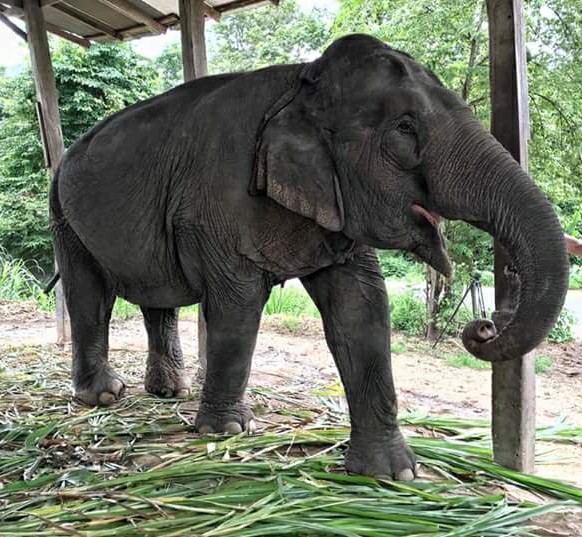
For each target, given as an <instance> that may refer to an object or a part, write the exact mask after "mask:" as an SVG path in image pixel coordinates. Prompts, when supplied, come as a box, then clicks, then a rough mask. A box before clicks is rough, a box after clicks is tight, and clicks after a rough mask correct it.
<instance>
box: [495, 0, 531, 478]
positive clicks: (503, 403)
mask: <svg viewBox="0 0 582 537" xmlns="http://www.w3.org/2000/svg"><path fill="white" fill-rule="evenodd" d="M487 14H488V17H489V58H490V83H491V132H492V134H493V135H494V136H495V137H496V138H497V139H498V140H499V141H500V142H501V144H502V145H503V146H504V147H505V148H506V149H507V150H508V151H509V152H510V153H511V154H512V155H513V157H514V158H515V159H516V160H517V161H518V162H519V163H520V164H521V165H522V166H523V168H525V169H527V137H528V124H529V117H528V107H527V75H526V55H525V41H524V26H525V25H524V22H523V13H522V6H521V0H487ZM508 264H510V259H509V256H508V255H507V253H506V252H505V250H504V249H503V248H502V247H501V245H500V244H498V243H496V244H495V307H496V309H497V310H504V309H511V308H510V306H509V305H510V304H513V303H514V293H516V292H517V290H516V289H515V288H514V287H515V286H514V285H512V282H511V280H508V279H507V277H506V275H505V273H504V268H505V267H506V266H507V265H508ZM492 382H493V390H492V394H493V420H492V422H493V453H494V458H495V461H496V462H498V463H500V464H503V465H504V466H508V467H510V468H514V469H516V470H521V471H525V472H533V470H534V466H535V371H534V354H533V352H532V353H530V354H528V355H527V356H524V357H522V358H518V359H517V360H512V361H509V362H500V363H494V364H493V378H492Z"/></svg>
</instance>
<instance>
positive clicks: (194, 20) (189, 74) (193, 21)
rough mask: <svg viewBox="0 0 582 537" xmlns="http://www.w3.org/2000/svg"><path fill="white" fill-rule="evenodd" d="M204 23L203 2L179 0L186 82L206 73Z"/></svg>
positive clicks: (199, 0) (183, 65)
mask: <svg viewBox="0 0 582 537" xmlns="http://www.w3.org/2000/svg"><path fill="white" fill-rule="evenodd" d="M204 24H205V20H204V2H203V1H202V0H180V34H181V38H182V67H183V72H184V81H186V82H187V81H188V80H193V79H194V78H200V77H202V76H206V75H207V74H208V65H207V61H206V41H205V37H204Z"/></svg>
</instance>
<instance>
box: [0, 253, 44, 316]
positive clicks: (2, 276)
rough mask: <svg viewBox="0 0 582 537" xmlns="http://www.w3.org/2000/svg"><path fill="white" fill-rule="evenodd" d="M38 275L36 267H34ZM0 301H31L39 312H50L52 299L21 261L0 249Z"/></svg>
mask: <svg viewBox="0 0 582 537" xmlns="http://www.w3.org/2000/svg"><path fill="white" fill-rule="evenodd" d="M35 268H36V269H37V270H36V272H37V273H39V272H40V271H39V269H38V267H35ZM0 300H33V301H35V302H36V303H37V305H38V307H39V308H40V309H41V310H44V311H47V310H52V309H53V306H54V299H53V297H52V296H47V295H45V294H44V292H43V286H42V284H41V282H40V281H39V280H38V279H37V277H36V276H35V274H34V273H33V271H32V270H31V268H30V267H29V266H28V265H27V264H26V263H25V262H24V260H22V259H15V258H13V257H12V256H10V255H9V254H8V253H7V252H6V251H5V250H2V249H1V248H0Z"/></svg>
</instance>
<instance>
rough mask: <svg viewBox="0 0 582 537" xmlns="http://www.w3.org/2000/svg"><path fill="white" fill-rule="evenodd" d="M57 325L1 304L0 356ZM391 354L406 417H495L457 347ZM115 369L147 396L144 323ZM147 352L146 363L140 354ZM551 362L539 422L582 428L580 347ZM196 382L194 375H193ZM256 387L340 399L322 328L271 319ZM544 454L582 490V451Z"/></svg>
mask: <svg viewBox="0 0 582 537" xmlns="http://www.w3.org/2000/svg"><path fill="white" fill-rule="evenodd" d="M180 333H181V339H182V346H183V349H184V353H185V358H186V363H187V367H188V368H190V369H191V370H192V373H194V372H195V370H196V367H197V361H196V358H195V353H196V349H197V344H198V343H197V323H196V321H195V319H192V318H187V319H181V321H180ZM54 341H55V327H54V322H53V320H52V319H51V317H50V316H48V315H43V314H41V313H38V312H37V311H36V309H35V308H34V306H33V305H32V304H28V303H0V353H2V354H5V353H6V352H7V351H9V349H11V348H12V349H14V348H17V347H20V346H31V345H44V346H46V345H51V344H52V343H53V342H54ZM393 346H394V347H395V348H396V349H397V350H398V351H399V352H397V353H394V354H393V365H394V376H395V382H396V386H397V390H398V398H399V404H400V410H401V411H403V410H411V411H416V412H421V413H423V412H424V413H427V414H428V413H430V414H446V415H456V416H463V417H483V418H488V417H489V411H490V397H491V387H490V382H491V380H490V379H491V373H490V371H489V370H477V369H471V368H468V367H454V366H451V365H449V364H448V363H447V362H446V357H447V356H448V355H451V354H455V353H460V352H462V349H461V348H460V347H459V346H458V344H457V343H455V342H446V343H444V344H442V345H439V347H438V348H437V349H436V351H432V350H431V349H430V348H429V346H428V345H427V344H426V343H424V342H421V341H419V340H417V339H413V338H406V337H404V336H402V335H399V334H396V335H395V336H394V337H393ZM110 347H111V350H112V353H111V361H112V363H113V364H114V365H116V366H117V369H118V371H119V372H121V373H122V374H123V375H124V376H125V377H126V379H127V380H128V382H129V386H130V390H132V391H136V390H137V391H139V390H143V387H142V379H143V372H144V369H145V352H146V350H147V340H146V334H145V330H144V328H143V324H142V321H141V319H140V318H134V319H129V320H123V321H122V320H115V321H114V322H113V323H112V327H111V331H110ZM142 352H143V358H140V354H141V353H142ZM540 353H543V354H545V355H547V356H551V358H552V366H551V368H550V369H549V370H548V371H547V372H545V373H543V374H538V375H537V376H536V389H537V401H536V405H537V409H536V414H537V422H538V424H540V425H546V424H553V423H556V422H558V421H560V420H565V421H566V422H568V423H571V424H573V425H576V426H580V425H581V424H582V389H581V388H582V342H572V343H568V344H562V345H545V346H543V348H542V349H540ZM193 377H194V375H193ZM249 384H250V386H251V387H255V388H265V387H269V388H273V389H274V390H275V391H276V389H277V387H285V389H286V391H287V392H289V391H290V389H291V390H297V391H301V392H303V391H306V390H309V391H311V392H315V393H320V394H323V395H326V394H327V395H338V394H340V393H341V387H340V384H339V379H338V375H337V371H336V368H335V366H334V363H333V360H332V358H331V355H330V354H329V351H328V349H327V346H326V343H325V340H324V337H323V332H322V329H321V326H320V322H319V321H317V320H315V319H308V320H303V321H301V322H299V321H298V322H295V323H293V324H292V325H291V326H290V325H289V323H286V322H284V319H281V318H279V317H278V316H266V317H264V320H263V325H262V329H261V333H260V335H259V339H258V343H257V348H256V352H255V357H254V361H253V371H252V374H251V378H250V383H249ZM538 453H539V454H540V455H542V456H543V458H544V459H548V460H551V461H552V464H539V465H538V468H537V471H538V473H540V474H541V475H543V476H546V477H555V478H559V479H564V480H568V481H572V482H575V483H577V484H579V485H582V447H581V446H575V445H559V446H557V445H554V444H551V445H550V444H540V445H539V446H538Z"/></svg>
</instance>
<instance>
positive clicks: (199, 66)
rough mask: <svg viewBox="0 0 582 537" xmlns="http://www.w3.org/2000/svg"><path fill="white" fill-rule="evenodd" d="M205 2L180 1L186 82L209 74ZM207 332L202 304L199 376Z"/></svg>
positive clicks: (200, 310)
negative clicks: (205, 32)
mask: <svg viewBox="0 0 582 537" xmlns="http://www.w3.org/2000/svg"><path fill="white" fill-rule="evenodd" d="M204 12H205V4H204V1H203V0H180V34H181V37H182V68H183V71H184V81H185V82H187V81H189V80H193V79H195V78H200V77H202V76H206V75H207V74H208V66H207V62H206V41H205V37H204V24H205V19H204ZM206 347H207V331H206V319H205V318H204V311H203V306H202V304H199V305H198V376H199V378H204V376H205V374H206Z"/></svg>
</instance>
